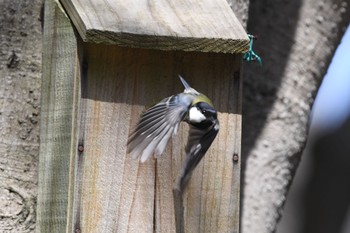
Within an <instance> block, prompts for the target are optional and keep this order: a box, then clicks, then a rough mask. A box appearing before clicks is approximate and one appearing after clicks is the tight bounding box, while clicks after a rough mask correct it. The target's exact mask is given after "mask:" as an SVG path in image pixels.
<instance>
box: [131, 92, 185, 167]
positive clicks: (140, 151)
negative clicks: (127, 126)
mask: <svg viewBox="0 0 350 233" xmlns="http://www.w3.org/2000/svg"><path fill="white" fill-rule="evenodd" d="M191 102H192V98H191V97H190V96H188V97H187V96H185V95H183V94H178V95H175V96H170V97H168V98H166V99H163V100H162V101H161V102H160V103H158V104H156V105H155V106H153V107H151V108H150V109H148V110H147V111H146V112H145V113H143V114H142V115H141V117H140V120H139V122H138V124H137V126H136V128H135V130H134V131H133V132H132V133H131V134H130V136H129V139H128V145H127V146H128V150H127V151H128V153H130V154H131V156H132V158H134V159H136V158H139V157H141V159H140V161H141V162H144V161H146V160H147V159H148V158H149V157H150V156H151V155H152V154H153V153H155V154H156V155H157V156H158V155H161V154H162V153H163V152H164V150H165V148H166V145H167V144H168V141H169V139H170V137H171V135H173V134H174V132H175V131H177V128H178V125H179V123H180V122H181V121H182V120H183V119H184V117H185V115H186V113H187V111H188V109H189V107H190V104H191ZM175 133H176V132H175Z"/></svg>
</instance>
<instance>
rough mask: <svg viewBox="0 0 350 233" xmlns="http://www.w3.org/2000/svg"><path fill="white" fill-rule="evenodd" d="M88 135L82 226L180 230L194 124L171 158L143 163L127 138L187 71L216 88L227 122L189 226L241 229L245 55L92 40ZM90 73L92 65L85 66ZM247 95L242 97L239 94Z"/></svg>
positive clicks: (194, 196)
mask: <svg viewBox="0 0 350 233" xmlns="http://www.w3.org/2000/svg"><path fill="white" fill-rule="evenodd" d="M83 50H84V51H83V54H84V58H83V60H84V61H85V62H86V64H88V65H87V68H86V74H85V75H83V77H82V82H81V85H82V90H84V91H83V93H82V96H81V102H85V107H84V108H85V110H84V111H83V112H82V114H83V115H84V121H85V122H84V124H83V125H84V126H83V127H80V132H79V141H81V142H82V143H83V144H84V152H83V153H84V155H83V164H84V166H83V169H82V170H79V172H81V175H80V177H82V179H81V184H76V187H81V196H80V199H81V202H80V205H77V206H76V207H77V208H78V209H75V210H74V212H78V213H79V219H76V221H78V222H79V227H80V229H81V231H82V232H175V219H174V207H173V195H172V188H173V185H174V181H175V179H176V177H177V176H178V172H179V170H180V166H181V164H182V161H183V156H184V146H185V143H186V141H187V132H188V131H187V130H188V126H187V125H186V124H185V123H184V124H182V126H181V129H180V131H179V134H178V135H177V136H176V137H174V138H173V140H172V141H171V143H170V145H169V147H168V148H167V151H166V154H165V155H164V156H162V157H161V158H159V159H157V160H154V159H151V160H150V161H148V162H146V163H144V164H140V163H139V162H138V161H137V160H132V159H131V158H130V157H129V156H128V155H127V154H126V142H127V137H128V134H129V132H130V131H131V129H132V128H133V127H134V126H135V125H136V123H137V120H138V118H139V116H140V114H141V113H142V111H144V110H145V108H147V107H149V106H151V105H153V104H154V103H156V102H157V101H159V100H161V99H162V98H164V97H166V96H169V95H171V94H174V93H177V92H181V91H182V90H183V87H182V86H181V83H180V81H179V80H178V78H177V74H179V73H181V74H183V75H184V76H185V77H186V79H187V80H188V82H189V83H190V84H191V85H192V86H193V87H195V88H196V89H198V90H199V91H202V92H204V93H206V94H207V95H208V96H210V97H211V99H212V100H213V102H214V104H215V106H216V107H217V108H218V110H219V111H220V114H219V119H220V123H221V131H220V133H219V135H218V138H217V139H216V140H215V142H214V144H213V146H212V147H211V148H210V150H209V152H208V154H207V155H206V157H205V159H204V160H203V162H201V163H200V165H199V167H198V168H197V169H196V171H195V172H194V174H193V178H192V180H191V182H190V184H189V190H188V193H187V195H186V196H185V216H186V223H185V224H186V225H185V229H186V232H238V228H239V220H238V217H239V185H240V182H239V179H240V174H239V171H240V165H239V163H233V162H232V156H233V154H234V153H237V154H240V132H241V125H240V121H241V116H240V114H241V113H240V111H241V110H240V97H239V96H240V93H241V90H240V88H241V82H240V77H239V76H238V77H237V76H236V79H237V81H238V82H235V81H234V80H235V76H234V73H235V72H236V71H238V70H239V67H240V59H241V57H240V56H237V57H236V56H235V55H224V54H214V53H212V54H205V53H185V52H162V51H156V50H143V49H131V48H122V47H118V46H106V45H95V44H84V48H83ZM83 73H84V72H83ZM237 96H238V97H239V98H238V99H237Z"/></svg>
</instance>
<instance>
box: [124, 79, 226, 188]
mask: <svg viewBox="0 0 350 233" xmlns="http://www.w3.org/2000/svg"><path fill="white" fill-rule="evenodd" d="M179 78H180V80H181V82H182V84H183V85H184V87H185V90H184V92H182V93H179V94H176V95H173V96H170V97H168V98H165V99H163V100H162V101H161V102H159V103H158V104H156V105H154V106H153V107H151V108H149V109H148V110H147V111H146V112H144V113H143V114H142V115H141V117H140V120H139V122H138V124H137V126H136V128H135V130H134V131H133V132H132V133H131V134H130V136H129V139H128V145H127V146H128V153H130V154H131V156H132V158H134V159H137V158H140V161H141V162H142V163H143V162H145V161H146V160H147V159H148V158H149V157H150V156H151V155H152V154H154V155H155V157H157V156H159V155H161V154H162V153H163V152H164V150H165V148H166V145H167V143H168V141H169V139H170V137H171V136H172V135H175V134H176V133H177V130H178V127H179V124H180V123H181V121H184V122H187V123H188V124H189V125H190V130H189V135H188V141H187V145H186V148H185V152H186V159H185V162H184V164H183V166H182V170H181V173H180V175H179V177H178V180H177V184H176V187H175V188H176V189H177V190H178V191H180V192H181V193H182V191H183V190H184V189H185V187H186V185H187V183H188V181H189V178H190V177H191V174H192V172H193V170H194V168H195V167H196V166H197V165H198V163H199V162H200V160H201V159H202V158H203V156H204V155H205V153H206V152H207V150H208V149H209V147H210V145H211V144H212V142H213V141H214V139H215V137H216V135H217V133H218V131H219V121H218V119H217V111H216V110H215V109H214V107H213V104H212V102H211V101H210V100H209V98H208V97H206V96H205V95H203V94H201V93H199V92H198V91H196V90H195V89H193V88H191V87H190V85H188V83H187V82H186V81H185V80H184V79H183V78H182V77H181V76H180V75H179Z"/></svg>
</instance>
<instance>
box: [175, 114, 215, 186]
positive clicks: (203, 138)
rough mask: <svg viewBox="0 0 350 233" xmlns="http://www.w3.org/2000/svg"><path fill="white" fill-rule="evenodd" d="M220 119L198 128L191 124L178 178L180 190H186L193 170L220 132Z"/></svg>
mask: <svg viewBox="0 0 350 233" xmlns="http://www.w3.org/2000/svg"><path fill="white" fill-rule="evenodd" d="M219 128H220V127H219V121H218V120H215V121H214V122H213V123H212V124H211V125H209V127H207V128H204V129H203V128H198V127H196V126H193V125H191V126H190V131H189V135H188V141H187V145H186V149H185V151H186V160H185V162H184V165H183V167H182V171H181V173H180V176H179V178H178V180H177V184H176V188H177V189H178V190H179V191H181V192H182V191H183V190H185V187H186V186H187V183H188V181H189V179H190V177H191V175H192V172H193V170H194V169H195V167H196V166H197V165H198V163H199V162H200V161H201V159H202V158H203V156H204V155H205V153H206V152H207V150H208V149H209V147H210V146H211V144H212V142H213V141H214V139H215V137H216V135H217V134H218V132H219Z"/></svg>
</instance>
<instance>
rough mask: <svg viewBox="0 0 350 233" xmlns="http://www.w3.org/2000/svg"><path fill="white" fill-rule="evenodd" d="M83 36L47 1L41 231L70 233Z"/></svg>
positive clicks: (39, 201) (44, 49) (39, 224)
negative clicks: (79, 49)
mask: <svg viewBox="0 0 350 233" xmlns="http://www.w3.org/2000/svg"><path fill="white" fill-rule="evenodd" d="M79 90H80V89H79V60H78V57H77V40H76V37H75V33H74V30H73V25H72V24H71V22H70V20H69V18H68V17H67V15H65V13H64V12H63V10H62V8H61V6H60V5H59V3H57V2H54V1H46V2H45V24H44V33H43V74H42V94H41V113H40V114H41V117H40V155H39V185H38V186H39V188H38V200H37V203H38V204H37V222H36V232H38V233H39V232H57V233H61V232H65V231H66V227H67V218H68V217H67V208H68V205H69V203H68V202H69V194H68V192H69V179H70V163H71V158H72V157H74V156H73V155H74V154H75V150H74V149H76V147H75V146H76V141H75V139H76V132H77V129H76V127H75V126H76V124H77V114H78V113H77V112H78V96H79Z"/></svg>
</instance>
